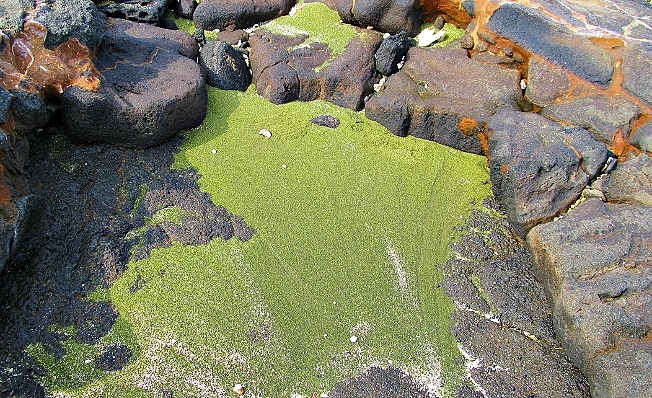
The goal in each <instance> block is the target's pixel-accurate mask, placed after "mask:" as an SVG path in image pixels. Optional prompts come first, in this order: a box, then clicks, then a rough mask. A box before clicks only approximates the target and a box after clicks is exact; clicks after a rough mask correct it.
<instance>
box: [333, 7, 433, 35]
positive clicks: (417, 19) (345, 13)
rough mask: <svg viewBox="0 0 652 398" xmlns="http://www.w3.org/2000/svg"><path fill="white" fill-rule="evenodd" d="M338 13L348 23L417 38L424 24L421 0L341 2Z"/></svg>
mask: <svg viewBox="0 0 652 398" xmlns="http://www.w3.org/2000/svg"><path fill="white" fill-rule="evenodd" d="M337 12H338V14H340V18H342V21H344V22H346V23H349V24H351V25H357V26H361V27H363V28H366V27H368V26H372V27H373V28H374V29H376V30H378V31H381V32H389V33H392V34H396V33H399V32H401V31H403V30H405V31H407V32H408V33H409V34H410V35H411V36H415V35H416V34H417V33H419V29H420V28H421V24H423V12H422V11H421V7H420V4H419V0H339V1H338V2H337Z"/></svg>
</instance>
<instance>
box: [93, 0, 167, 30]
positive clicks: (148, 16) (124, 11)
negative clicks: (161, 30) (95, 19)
mask: <svg viewBox="0 0 652 398" xmlns="http://www.w3.org/2000/svg"><path fill="white" fill-rule="evenodd" d="M171 3H172V1H170V0H142V1H129V0H116V1H109V2H108V3H105V2H102V3H101V6H100V8H99V9H100V11H102V12H103V13H105V14H107V15H109V16H112V17H117V18H125V19H128V20H130V21H135V22H144V23H149V24H154V25H160V24H161V23H163V21H164V20H165V13H166V11H167V10H168V7H169V5H170V4H171Z"/></svg>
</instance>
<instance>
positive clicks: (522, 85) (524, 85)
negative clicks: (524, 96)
mask: <svg viewBox="0 0 652 398" xmlns="http://www.w3.org/2000/svg"><path fill="white" fill-rule="evenodd" d="M526 88H527V80H525V79H521V90H525V89H526Z"/></svg>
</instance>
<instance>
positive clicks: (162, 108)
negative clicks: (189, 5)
mask: <svg viewBox="0 0 652 398" xmlns="http://www.w3.org/2000/svg"><path fill="white" fill-rule="evenodd" d="M197 52H198V48H197V43H196V42H195V41H194V39H192V37H191V36H190V35H189V34H187V33H184V32H181V31H170V30H166V29H161V28H157V27H154V26H150V25H146V24H138V23H135V22H130V21H126V20H118V19H111V20H110V21H109V30H108V31H107V33H106V35H105V36H104V39H103V41H102V43H101V44H100V46H99V49H98V54H97V58H96V60H95V63H96V66H97V68H98V69H99V71H100V82H101V84H100V88H99V89H98V90H97V92H91V91H86V90H83V89H81V88H77V87H69V88H68V89H66V90H65V91H64V93H63V96H62V119H63V121H64V124H65V125H66V133H67V134H68V135H69V136H70V137H72V138H74V139H76V140H78V141H82V142H107V143H113V144H116V145H121V146H125V147H149V146H153V145H158V144H160V143H162V142H164V141H165V140H167V139H169V138H170V137H172V136H173V135H175V134H177V133H178V132H180V131H182V130H185V129H189V128H192V127H196V126H198V125H200V124H201V123H202V121H203V120H204V117H205V116H206V107H207V101H208V97H207V94H206V86H205V82H204V77H203V75H202V72H201V68H200V67H199V65H198V64H197V63H196V62H195V61H194V59H195V58H196V57H197Z"/></svg>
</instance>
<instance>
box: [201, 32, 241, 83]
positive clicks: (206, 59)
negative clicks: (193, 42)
mask: <svg viewBox="0 0 652 398" xmlns="http://www.w3.org/2000/svg"><path fill="white" fill-rule="evenodd" d="M199 64H200V65H201V66H202V68H203V69H204V71H205V72H206V78H207V80H208V84H209V85H211V86H213V87H217V88H219V89H222V90H240V91H245V90H247V87H249V85H250V84H251V72H250V71H249V66H248V65H247V61H245V57H244V54H242V53H241V52H240V51H238V50H236V49H235V48H233V46H231V45H230V44H227V43H225V42H223V41H216V40H214V41H209V42H207V43H206V45H204V46H203V47H202V49H201V53H200V55H199Z"/></svg>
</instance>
